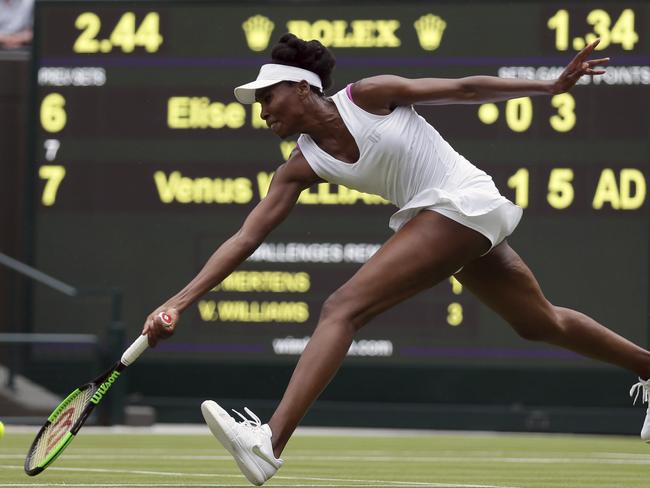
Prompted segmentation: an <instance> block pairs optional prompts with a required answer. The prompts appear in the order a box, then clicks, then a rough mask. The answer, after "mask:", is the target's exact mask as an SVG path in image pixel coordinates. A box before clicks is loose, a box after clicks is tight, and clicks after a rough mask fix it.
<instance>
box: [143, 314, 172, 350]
mask: <svg viewBox="0 0 650 488" xmlns="http://www.w3.org/2000/svg"><path fill="white" fill-rule="evenodd" d="M179 318H180V314H179V312H178V310H176V309H175V308H173V307H166V306H164V305H163V306H162V307H158V308H157V309H156V310H154V311H153V312H152V313H150V314H149V316H148V317H147V319H146V320H145V322H144V327H143V329H142V335H146V336H147V337H148V339H149V346H151V347H156V345H157V344H158V341H160V340H162V339H168V338H170V337H171V336H172V335H174V330H175V329H176V325H177V324H178V319H179Z"/></svg>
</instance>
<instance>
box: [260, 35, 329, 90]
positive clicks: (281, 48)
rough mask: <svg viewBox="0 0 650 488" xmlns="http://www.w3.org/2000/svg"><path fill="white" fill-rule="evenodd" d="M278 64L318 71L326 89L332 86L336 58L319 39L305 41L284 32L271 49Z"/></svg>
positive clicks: (272, 56)
mask: <svg viewBox="0 0 650 488" xmlns="http://www.w3.org/2000/svg"><path fill="white" fill-rule="evenodd" d="M271 59H272V60H273V62H274V63H276V64H284V65H286V66H293V67H295V68H302V69H306V70H309V71H313V72H314V73H316V74H317V75H318V76H319V77H320V79H321V82H322V83H323V89H324V90H326V89H328V88H329V87H330V86H332V70H334V65H335V64H336V59H335V58H334V55H333V54H332V52H331V51H330V50H329V49H327V48H326V47H325V46H323V45H322V44H321V43H320V42H319V41H317V40H312V41H304V40H302V39H300V38H298V37H296V36H295V35H293V34H290V33H287V34H284V35H283V36H282V37H281V38H280V40H279V41H278V43H277V44H276V45H275V46H274V47H273V50H272V51H271Z"/></svg>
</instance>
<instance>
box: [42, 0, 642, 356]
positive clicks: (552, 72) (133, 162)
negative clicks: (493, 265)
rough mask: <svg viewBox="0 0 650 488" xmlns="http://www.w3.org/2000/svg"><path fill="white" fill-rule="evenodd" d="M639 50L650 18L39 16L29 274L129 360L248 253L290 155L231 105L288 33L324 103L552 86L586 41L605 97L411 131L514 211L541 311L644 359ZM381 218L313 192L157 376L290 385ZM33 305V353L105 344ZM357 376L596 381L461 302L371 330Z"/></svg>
mask: <svg viewBox="0 0 650 488" xmlns="http://www.w3.org/2000/svg"><path fill="white" fill-rule="evenodd" d="M649 28H650V5H649V4H648V3H647V2H613V1H601V2H595V1H594V2H541V1H539V2H532V1H531V2H528V1H526V2H517V3H512V2H498V1H494V2H476V3H470V2H462V3H455V2H436V3H430V2H419V3H418V2H399V3H397V2H395V3H394V4H390V3H386V2H372V1H366V2H362V3H356V4H355V3H349V4H348V3H339V4H335V5H333V4H332V3H330V2H322V3H319V2H309V3H308V4H304V5H303V4H297V3H294V2H282V1H279V2H272V3H271V2H268V3H261V2H260V3H256V2H233V3H216V2H215V3H209V2H190V1H178V2H174V1H130V2H106V1H101V2H100V1H78V2H71V1H65V2H63V1H61V2H59V1H41V2H37V5H36V12H35V42H34V70H33V73H34V74H33V84H34V90H33V105H32V110H33V117H32V120H33V124H32V128H31V133H32V135H33V136H32V140H31V143H30V144H31V149H32V154H33V158H32V161H31V171H32V172H33V181H34V187H33V188H32V190H33V199H34V200H33V201H34V209H35V210H34V215H33V224H34V247H35V264H36V266H37V267H38V268H39V269H42V270H44V271H46V272H48V273H51V274H53V275H55V276H57V277H60V278H61V279H63V280H65V281H67V282H70V283H73V284H75V285H77V286H80V287H98V286H113V287H119V288H121V289H122V290H123V291H124V293H125V295H124V296H125V300H124V315H125V319H126V322H127V324H128V330H129V334H130V335H134V336H135V335H136V334H137V333H138V332H139V331H140V330H141V327H142V324H143V322H144V319H145V317H146V315H147V314H148V313H149V312H151V311H152V310H153V309H154V308H155V307H157V306H158V305H159V304H161V303H162V302H164V301H165V300H166V299H167V298H168V297H169V296H171V295H173V294H175V293H176V292H177V291H178V290H179V289H181V288H182V287H183V286H184V285H185V284H186V283H187V281H189V280H190V279H191V278H192V277H193V276H194V275H195V274H196V273H197V272H198V271H199V269H200V268H201V267H202V265H203V263H204V262H205V261H206V260H207V258H208V257H209V256H210V255H211V254H212V252H214V250H215V249H216V248H217V247H218V246H219V245H220V244H221V243H222V242H224V241H225V240H226V239H227V238H228V237H230V236H231V235H232V234H233V233H234V232H236V231H237V230H238V228H239V226H240V225H241V223H242V222H243V220H244V218H245V217H246V215H247V214H248V212H250V210H251V209H252V208H253V207H254V206H255V205H256V204H257V203H258V202H259V201H260V200H261V199H262V198H264V196H265V194H266V192H267V190H268V187H269V182H270V179H271V177H272V174H273V171H274V170H275V168H277V166H278V165H279V164H281V163H282V162H284V160H286V159H287V158H288V155H289V154H290V153H291V151H292V149H293V148H294V147H295V141H294V140H286V141H280V140H278V139H277V138H276V136H274V135H273V134H272V133H271V132H270V131H269V130H268V129H267V128H266V124H265V123H264V121H263V120H262V119H261V118H260V107H259V105H258V104H255V105H253V106H247V105H242V104H239V103H238V102H237V101H236V100H235V98H234V96H233V88H234V87H235V86H237V85H240V84H242V83H246V82H248V81H250V80H252V79H254V77H255V76H256V74H257V71H258V69H259V66H260V65H261V64H263V63H265V62H268V61H269V59H270V51H271V49H272V46H273V45H274V43H275V41H277V39H278V38H279V37H280V36H281V35H282V34H283V33H285V32H293V33H295V34H296V35H298V36H299V37H302V38H305V39H318V40H320V41H321V42H322V43H323V44H324V45H326V46H327V47H329V48H330V49H331V50H332V51H333V52H334V54H335V56H336V58H337V66H336V69H335V72H334V86H333V88H332V89H331V90H329V91H328V94H330V95H331V94H333V93H335V92H336V91H338V90H340V89H342V88H344V87H345V85H346V84H347V83H349V82H352V81H355V80H359V79H361V78H364V77H367V76H372V75H376V74H384V73H391V74H397V75H401V76H405V77H411V78H420V77H441V78H456V77H463V76H469V75H477V74H482V75H492V76H500V77H504V78H514V77H517V78H525V79H536V80H548V79H554V78H556V77H557V76H558V75H559V74H560V73H561V71H562V69H563V67H564V66H565V65H566V64H567V63H568V62H569V61H570V60H571V59H572V57H573V56H574V55H575V54H576V52H577V51H578V50H580V49H582V48H583V47H584V46H585V45H586V44H588V43H589V42H591V41H592V40H594V39H595V38H597V37H599V38H600V39H601V42H600V44H599V45H598V47H597V51H596V52H595V53H594V56H596V57H605V56H609V57H611V63H610V65H609V66H608V67H607V74H606V75H604V76H601V77H598V78H590V77H586V78H584V79H582V80H581V81H580V83H579V84H578V86H576V87H575V88H574V89H573V90H572V91H571V92H569V93H564V94H560V95H556V96H553V97H542V96H540V97H532V98H529V97H523V98H518V99H514V100H509V101H507V102H502V103H486V104H482V105H451V106H418V107H416V109H417V110H418V112H419V113H420V114H421V115H422V116H423V117H425V118H426V119H427V120H428V121H429V122H430V123H431V124H432V125H433V126H434V127H436V129H437V130H438V131H439V132H440V133H441V134H442V135H443V137H445V138H446V139H447V140H448V141H450V142H451V144H452V145H453V146H454V148H455V149H456V150H457V151H458V152H460V153H461V154H463V155H464V156H465V157H467V158H468V159H469V160H470V161H472V162H473V163H474V164H475V165H477V166H478V167H479V168H481V169H484V170H485V171H487V172H488V173H489V174H491V175H492V176H493V178H494V180H495V183H496V184H497V186H498V188H499V189H500V191H501V193H502V194H504V195H505V196H506V197H508V198H509V199H511V200H512V201H513V202H515V203H517V204H518V205H520V206H521V207H522V208H524V217H523V220H522V223H521V224H520V226H519V228H518V229H517V230H516V231H515V233H514V235H513V236H512V237H511V238H510V239H509V242H510V244H511V245H512V247H513V248H514V249H515V250H516V251H517V252H519V253H520V254H521V255H522V257H523V258H524V260H525V261H526V262H527V263H528V264H529V266H530V267H531V268H532V269H533V272H534V273H535V274H536V276H537V277H538V279H539V281H540V284H541V286H542V288H543V290H544V291H545V294H546V295H547V297H548V298H549V299H550V300H551V301H552V302H554V303H556V304H557V305H562V306H568V307H572V308H577V309H578V310H581V311H583V312H584V313H587V314H589V315H591V316H593V317H594V318H596V319H597V320H599V321H601V322H603V323H604V324H605V325H606V326H608V327H610V328H612V329H614V330H616V331H617V332H619V333H621V334H623V335H624V336H626V337H628V338H629V339H631V340H633V341H635V342H637V343H639V344H641V345H644V346H648V343H649V335H648V333H649V323H648V299H649V293H650V290H649V286H648V273H649V264H648V252H649V244H650V236H649V235H648V230H649V224H650V222H649V214H648V210H649V205H648V188H647V179H648V177H649V176H650V173H649V171H650V142H649V141H650V92H649V85H650V41H649V40H648V37H649V36H648V34H647V33H648V29H649ZM394 211H395V207H393V206H392V205H391V204H390V203H389V202H386V201H384V200H383V199H382V198H380V197H378V196H376V195H369V194H363V193H360V192H358V191H355V190H352V189H349V188H345V187H341V186H337V185H331V184H327V183H321V184H319V185H316V186H314V187H313V188H310V189H308V190H305V192H303V194H302V195H301V197H300V199H299V202H298V205H297V206H296V208H295V210H294V211H293V213H292V215H291V216H290V217H289V218H288V220H287V221H286V222H285V223H283V224H282V225H281V226H280V227H279V228H278V229H276V230H275V231H274V232H273V233H272V234H271V235H270V236H269V238H268V240H267V241H266V242H265V243H264V244H263V245H262V246H261V247H260V248H259V249H258V250H257V251H256V252H255V253H254V254H253V255H252V256H251V257H250V258H249V259H248V260H247V261H246V262H245V263H244V264H243V265H242V266H241V267H240V268H239V269H238V270H237V271H235V272H234V273H233V274H232V275H230V276H229V277H228V278H227V279H225V280H224V281H223V282H222V283H221V284H219V285H218V286H217V287H215V288H214V289H213V290H212V291H210V292H209V293H208V294H207V295H206V296H204V297H203V298H202V299H201V300H200V301H198V302H197V303H196V304H195V305H194V306H193V307H191V308H190V309H188V310H187V311H186V313H185V314H184V315H183V317H182V320H181V326H180V327H179V329H178V331H177V333H176V335H175V337H174V338H173V339H172V340H170V341H167V342H166V343H164V344H162V345H161V346H160V347H159V348H158V349H157V351H158V357H159V358H163V359H169V358H174V359H191V360H196V361H215V360H219V361H224V360H225V361H230V360H232V361H257V362H275V361H294V360H295V358H296V356H297V355H298V354H300V352H301V351H302V349H303V348H304V346H305V344H306V341H307V340H308V338H309V336H310V334H311V332H312V331H313V328H314V326H315V325H316V322H317V319H318V315H319V312H320V306H321V304H322V302H323V301H324V300H325V299H326V298H327V296H328V295H329V294H330V293H332V292H333V291H334V290H336V288H337V287H338V286H340V285H341V284H343V283H344V282H345V281H346V280H347V279H348V278H349V277H351V276H352V275H353V274H354V272H355V271H356V270H357V269H358V268H359V267H360V266H361V265H363V263H364V262H365V261H366V260H367V259H368V258H369V257H370V256H372V254H373V253H374V252H376V251H377V249H378V248H379V247H380V246H381V245H382V243H383V242H384V241H385V240H386V239H387V238H388V237H389V236H390V230H389V229H388V219H389V217H390V215H391V214H392V213H393V212H394ZM413 252H414V253H417V252H418V250H417V249H413ZM384 279H385V280H386V281H387V282H388V281H390V279H391V276H390V275H389V276H385V277H384ZM33 305H34V307H35V308H34V310H35V311H34V324H33V329H34V331H37V332H101V331H102V330H103V327H104V325H103V324H104V322H103V319H101V317H106V316H107V314H108V312H107V305H106V304H105V303H102V302H101V301H93V300H86V301H81V302H78V303H76V304H74V305H73V306H71V305H70V303H68V302H65V301H63V300H62V299H61V298H60V297H58V296H55V295H54V294H52V293H51V292H49V291H47V290H41V289H37V290H35V292H34V297H33ZM349 356H350V361H358V362H366V363H368V364H374V363H375V362H381V363H387V364H389V363H399V364H404V365H409V364H411V365H416V364H417V365H427V364H430V365H451V366H453V365H476V366H477V367H482V366H485V365H492V366H513V365H514V366H516V365H524V366H539V367H546V366H562V367H567V368H592V367H596V366H595V365H596V363H592V362H590V361H588V360H585V359H583V358H581V357H579V356H577V355H575V354H573V353H570V352H568V351H564V350H560V349H555V348H551V347H550V346H546V345H544V344H540V343H532V342H525V341H524V340H523V339H521V338H519V337H517V336H516V335H515V334H514V333H513V332H512V331H511V330H510V328H509V326H508V325H507V324H506V323H505V322H503V320H501V319H500V318H499V317H497V316H496V315H495V314H493V313H492V312H491V311H490V310H488V309H487V308H486V307H484V306H483V305H482V304H481V303H480V302H479V301H478V300H477V299H476V298H474V297H473V296H472V295H471V294H470V293H469V292H468V291H466V290H464V289H463V287H462V285H461V284H460V283H459V282H457V281H456V280H454V279H450V280H448V281H445V282H443V283H440V284H439V285H437V286H436V287H434V288H432V289H431V290H429V291H426V292H424V293H421V294H420V295H418V296H416V297H414V298H412V299H410V300H409V301H407V302H405V303H403V304H400V305H399V306H397V307H395V308H394V309H392V310H390V311H388V312H386V313H384V314H383V315H381V316H379V317H377V318H375V319H374V320H373V321H372V322H371V323H370V324H368V325H367V326H366V327H365V328H364V329H363V330H362V331H361V332H360V334H359V336H358V337H357V338H356V340H355V342H354V343H353V345H352V347H351V349H350V351H349Z"/></svg>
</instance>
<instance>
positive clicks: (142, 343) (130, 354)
mask: <svg viewBox="0 0 650 488" xmlns="http://www.w3.org/2000/svg"><path fill="white" fill-rule="evenodd" d="M148 347H149V339H148V338H147V336H146V335H141V336H140V337H138V338H137V339H136V340H135V341H134V342H133V344H131V345H130V346H129V348H128V349H127V350H126V351H124V354H122V359H121V360H120V361H121V362H122V364H123V365H124V366H129V365H130V364H133V363H134V362H135V360H136V359H138V358H139V357H140V354H142V353H143V352H144V351H145V350H146V349H147V348H148Z"/></svg>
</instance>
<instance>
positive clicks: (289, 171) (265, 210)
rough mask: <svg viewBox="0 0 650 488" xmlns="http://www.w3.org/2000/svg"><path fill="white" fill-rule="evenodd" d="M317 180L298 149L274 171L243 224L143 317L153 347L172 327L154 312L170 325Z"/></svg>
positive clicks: (242, 257) (243, 256)
mask: <svg viewBox="0 0 650 488" xmlns="http://www.w3.org/2000/svg"><path fill="white" fill-rule="evenodd" d="M319 181H321V180H320V178H319V177H318V176H317V175H316V174H315V173H314V171H313V170H312V169H311V167H310V166H309V164H308V163H307V161H306V160H305V158H304V157H303V155H302V153H300V151H294V152H293V154H292V155H291V157H290V158H289V160H288V161H287V162H286V163H284V164H283V165H281V166H280V167H279V168H278V169H277V170H276V172H275V175H274V176H273V179H272V180H271V184H270V186H269V191H268V193H267V195H266V197H265V198H264V199H263V200H262V201H261V202H260V203H258V204H257V205H256V206H255V208H254V209H253V210H252V211H251V212H250V213H249V214H248V217H247V218H246V220H245V221H244V223H243V225H242V226H241V228H240V229H239V231H237V232H236V233H235V234H234V235H233V236H232V237H230V239H228V240H227V241H226V242H224V243H223V244H222V245H221V246H220V247H219V248H218V249H217V250H216V251H215V252H214V254H212V256H211V257H210V259H208V261H207V262H206V264H205V265H204V266H203V269H201V271H199V273H198V274H197V275H196V276H195V277H194V279H193V280H192V281H190V282H189V283H188V284H187V286H185V288H183V289H182V290H181V291H180V292H178V293H177V294H176V295H174V296H173V297H172V298H170V299H169V300H167V301H166V302H165V303H164V304H163V305H161V306H160V307H158V308H157V309H156V310H154V311H153V312H152V313H151V314H150V315H149V316H148V317H147V319H146V320H145V324H144V328H143V330H142V333H143V334H147V335H148V336H149V344H150V345H151V346H152V347H153V346H155V345H156V343H157V342H158V340H160V339H165V338H167V337H169V336H171V335H172V334H173V329H174V327H169V326H167V327H165V326H164V324H163V323H162V321H161V320H160V318H159V317H158V314H159V313H160V312H165V313H167V314H168V315H169V316H170V317H171V319H172V323H173V324H174V326H175V325H176V324H177V323H178V318H179V315H180V314H181V313H182V312H183V311H184V310H185V309H186V308H187V307H189V306H190V305H191V304H192V303H194V302H195V301H196V300H198V299H199V298H200V297H201V296H203V295H204V294H205V293H207V292H208V291H210V290H211V289H212V288H214V287H215V286H216V285H217V284H219V283H221V281H223V280H224V278H226V277H227V276H228V275H229V274H230V273H232V272H233V271H234V270H235V269H236V268H237V267H238V266H239V265H240V264H241V263H242V262H244V261H245V260H246V258H248V257H249V256H250V255H251V254H253V252H254V251H255V250H256V249H257V248H258V247H259V245H260V244H261V243H262V242H263V241H264V239H265V238H266V236H267V235H268V234H269V233H270V232H271V231H272V230H273V229H275V228H276V227H277V226H278V225H279V224H280V223H281V222H282V221H283V220H284V219H285V218H286V217H287V215H289V213H290V212H291V210H292V209H293V207H294V206H295V204H296V201H297V200H298V197H299V195H300V193H301V192H302V191H303V190H304V189H306V188H309V187H310V186H312V185H313V184H314V183H317V182H319Z"/></svg>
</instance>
